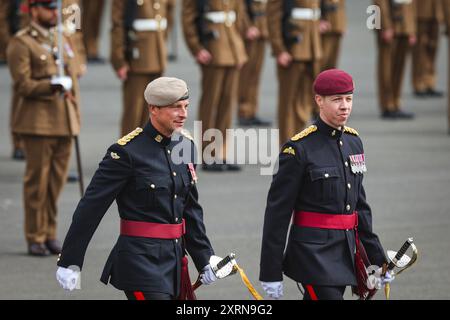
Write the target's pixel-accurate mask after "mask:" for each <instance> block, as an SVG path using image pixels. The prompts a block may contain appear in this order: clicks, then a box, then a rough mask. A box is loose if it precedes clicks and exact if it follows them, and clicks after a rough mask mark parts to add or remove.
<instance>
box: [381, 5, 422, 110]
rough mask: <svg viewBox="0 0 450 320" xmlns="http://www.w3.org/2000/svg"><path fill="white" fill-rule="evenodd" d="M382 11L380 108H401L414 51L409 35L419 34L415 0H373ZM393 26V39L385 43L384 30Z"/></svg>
mask: <svg viewBox="0 0 450 320" xmlns="http://www.w3.org/2000/svg"><path fill="white" fill-rule="evenodd" d="M374 3H375V4H376V5H378V6H379V7H380V9H381V10H380V11H381V30H379V31H378V32H377V36H378V37H377V44H378V96H379V103H380V108H381V111H382V112H384V111H389V112H395V111H398V110H399V109H400V104H401V89H402V84H403V77H404V73H405V65H406V58H407V56H408V53H409V52H410V50H411V47H410V45H409V38H410V37H411V36H415V35H416V31H417V25H416V18H415V17H416V1H415V0H374ZM388 29H391V30H393V31H394V39H393V41H392V42H391V43H386V42H385V41H383V40H382V38H381V31H384V30H388Z"/></svg>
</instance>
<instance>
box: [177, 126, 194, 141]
mask: <svg viewBox="0 0 450 320" xmlns="http://www.w3.org/2000/svg"><path fill="white" fill-rule="evenodd" d="M180 133H181V135H182V136H184V137H186V138H188V139H189V140H191V141H194V138H193V137H192V136H191V133H190V132H189V130H187V129H181V131H180Z"/></svg>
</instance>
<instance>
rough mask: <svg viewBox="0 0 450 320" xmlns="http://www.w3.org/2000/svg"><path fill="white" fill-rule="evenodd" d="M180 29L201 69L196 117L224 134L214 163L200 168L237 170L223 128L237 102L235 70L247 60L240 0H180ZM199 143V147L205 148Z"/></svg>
mask: <svg viewBox="0 0 450 320" xmlns="http://www.w3.org/2000/svg"><path fill="white" fill-rule="evenodd" d="M182 19H183V31H184V37H185V40H186V43H187V46H188V47H189V49H190V51H191V53H192V55H193V56H194V57H195V59H196V61H197V62H198V63H199V65H200V67H201V71H202V96H201V100H200V107H199V119H200V120H201V121H202V125H203V131H206V130H208V129H211V128H214V129H218V130H220V132H221V133H222V134H223V137H224V143H223V148H221V150H216V154H215V155H214V159H215V162H214V163H212V164H205V163H204V164H203V165H202V168H203V169H204V170H210V171H225V170H233V171H234V170H239V169H240V167H239V166H237V165H233V164H229V163H228V164H227V163H226V159H225V158H226V129H228V128H230V127H231V122H232V118H233V109H234V108H233V107H234V104H235V103H236V102H237V95H238V87H237V86H238V83H239V69H240V68H241V67H242V66H243V64H244V63H245V62H246V61H247V54H246V52H245V46H244V42H243V39H242V37H241V34H240V31H241V30H245V29H246V26H245V24H246V23H247V20H246V13H245V7H244V3H243V1H242V0H227V1H223V0H208V1H206V0H183V10H182ZM205 146H206V144H205V145H203V147H205Z"/></svg>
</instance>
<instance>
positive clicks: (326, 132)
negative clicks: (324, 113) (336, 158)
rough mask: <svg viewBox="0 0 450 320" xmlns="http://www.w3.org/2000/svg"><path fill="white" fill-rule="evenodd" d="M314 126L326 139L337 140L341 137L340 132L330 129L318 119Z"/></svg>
mask: <svg viewBox="0 0 450 320" xmlns="http://www.w3.org/2000/svg"><path fill="white" fill-rule="evenodd" d="M315 125H316V126H317V129H318V131H319V132H320V133H322V134H324V135H325V136H327V137H330V138H332V139H339V138H340V137H342V130H338V129H336V128H333V127H330V126H329V125H328V124H326V123H325V122H324V121H323V120H322V119H321V118H320V117H319V118H318V120H317V121H316V123H315Z"/></svg>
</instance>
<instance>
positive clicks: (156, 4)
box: [153, 2, 161, 10]
mask: <svg viewBox="0 0 450 320" xmlns="http://www.w3.org/2000/svg"><path fill="white" fill-rule="evenodd" d="M153 8H154V9H155V10H159V8H161V5H160V4H159V2H156V3H155V4H154V5H153Z"/></svg>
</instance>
